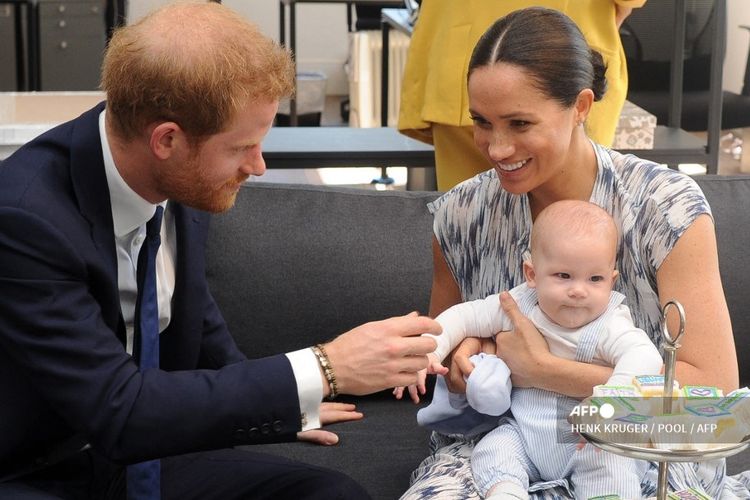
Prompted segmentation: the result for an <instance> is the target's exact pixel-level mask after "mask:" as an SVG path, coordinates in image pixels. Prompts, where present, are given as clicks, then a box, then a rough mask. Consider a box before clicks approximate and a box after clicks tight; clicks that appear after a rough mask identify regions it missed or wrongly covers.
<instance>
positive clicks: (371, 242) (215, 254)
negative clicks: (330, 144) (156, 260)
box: [206, 182, 437, 358]
mask: <svg viewBox="0 0 750 500" xmlns="http://www.w3.org/2000/svg"><path fill="white" fill-rule="evenodd" d="M436 196H437V194H436V193H422V192H405V191H375V190H362V189H354V188H332V187H321V186H309V185H289V184H270V183H260V182H256V183H249V184H247V185H246V186H244V187H243V188H242V189H241V190H240V193H239V195H238V197H237V202H236V205H235V207H234V208H233V209H232V210H230V211H229V212H227V213H226V214H223V215H219V216H217V217H214V218H213V220H212V222H211V229H210V233H209V244H208V248H207V270H206V272H207V276H208V280H209V284H210V287H211V292H212V293H213V295H214V297H215V299H216V301H217V303H218V304H219V307H220V309H221V311H222V313H223V314H224V317H225V319H226V321H227V324H228V325H229V330H230V331H231V332H232V334H233V335H234V337H235V338H236V340H237V344H238V345H239V347H240V349H242V350H243V351H244V352H245V353H246V354H247V355H248V356H249V357H251V358H257V357H262V356H267V355H270V354H276V353H279V352H288V351H291V350H295V349H299V348H301V347H305V346H308V345H311V344H314V343H316V342H322V341H325V340H330V339H331V338H333V337H335V336H336V335H338V334H340V333H343V332H345V331H347V330H348V329H351V328H352V327H355V326H357V325H360V324H363V323H366V322H368V321H373V320H380V319H383V318H386V317H389V316H395V315H401V314H407V313H409V312H410V311H419V312H420V313H422V314H427V309H428V307H429V300H430V286H431V283H432V253H431V252H432V250H431V248H432V247H431V238H432V215H430V213H429V212H428V211H427V207H426V204H427V202H429V201H431V200H433V199H434V198H435V197H436ZM227 263H232V265H227Z"/></svg>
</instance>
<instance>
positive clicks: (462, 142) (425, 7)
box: [398, 0, 646, 190]
mask: <svg viewBox="0 0 750 500" xmlns="http://www.w3.org/2000/svg"><path fill="white" fill-rule="evenodd" d="M645 3H646V0H546V1H539V2H529V1H528V0H424V1H423V2H422V4H421V7H420V12H419V19H418V21H417V23H416V25H415V27H414V33H413V35H412V38H411V44H410V46H409V53H408V57H407V60H406V68H405V70H404V77H403V80H402V85H401V102H400V111H399V120H398V128H399V130H400V131H401V132H402V133H404V134H406V135H408V136H410V137H413V138H415V139H419V140H421V141H424V142H428V143H430V144H434V145H435V156H436V168H437V180H438V188H439V189H441V190H445V189H448V188H450V187H452V186H454V185H455V184H457V183H458V182H461V181H462V180H464V179H467V178H469V177H471V176H473V175H474V174H476V173H478V172H481V171H483V170H486V169H488V168H490V165H488V164H487V162H486V160H484V158H483V157H482V156H481V155H480V153H479V151H477V149H476V148H475V147H474V145H473V140H472V138H471V125H472V123H471V118H470V117H469V103H468V95H467V91H466V72H467V71H468V67H469V58H470V57H471V52H472V50H473V49H474V45H476V43H477V41H478V40H479V37H480V36H481V35H482V34H483V33H484V32H485V31H486V30H487V28H489V27H490V25H491V24H492V23H494V22H495V21H496V20H497V19H498V18H500V17H502V16H503V15H505V14H507V13H509V12H511V11H513V10H517V9H521V8H524V7H528V6H531V5H543V6H545V7H549V8H553V9H556V10H559V11H561V12H564V13H565V14H566V15H568V16H569V17H570V18H571V19H572V20H573V21H575V22H576V24H578V26H579V27H580V28H581V31H582V32H583V34H584V35H585V36H586V40H587V41H588V42H589V45H591V47H592V48H594V49H596V50H598V51H599V52H600V53H601V54H602V56H603V57H604V61H605V62H606V63H607V85H608V88H607V92H606V94H605V96H604V98H603V99H602V100H601V101H599V102H597V103H595V104H594V106H593V108H592V110H591V113H590V114H589V116H588V119H587V121H586V130H587V132H588V134H589V136H590V137H591V138H592V139H593V140H594V141H595V142H598V143H600V144H603V145H605V146H608V145H611V144H612V140H613V139H614V134H615V128H616V127H617V120H618V117H619V115H620V110H621V109H622V105H623V103H624V102H625V95H626V94H627V87H628V76H627V68H626V66H625V55H624V52H623V49H622V44H621V42H620V36H619V34H618V29H617V26H616V24H615V4H619V5H621V6H623V7H630V8H637V7H641V6H643V4H645Z"/></svg>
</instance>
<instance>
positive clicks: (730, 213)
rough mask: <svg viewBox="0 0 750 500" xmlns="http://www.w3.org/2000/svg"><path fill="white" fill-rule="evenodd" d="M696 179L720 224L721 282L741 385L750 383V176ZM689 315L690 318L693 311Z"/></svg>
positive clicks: (701, 177)
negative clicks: (730, 324)
mask: <svg viewBox="0 0 750 500" xmlns="http://www.w3.org/2000/svg"><path fill="white" fill-rule="evenodd" d="M695 180H696V181H698V184H699V185H700V187H701V189H703V192H704V193H705V194H706V198H708V202H709V203H710V205H711V210H712V211H713V215H714V223H715V224H716V238H717V243H718V246H719V266H720V271H721V281H722V284H723V285H724V295H725V296H726V298H727V304H728V306H729V314H730V315H731V317H732V330H733V331H734V342H735V346H736V349H737V358H738V361H739V365H740V386H750V347H749V346H750V176H742V175H737V176H724V175H702V176H697V177H695ZM685 271H686V272H690V270H689V269H686V270H685ZM685 314H686V316H687V318H686V321H690V319H689V315H690V312H689V311H685Z"/></svg>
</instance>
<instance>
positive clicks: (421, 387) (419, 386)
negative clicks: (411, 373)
mask: <svg viewBox="0 0 750 500" xmlns="http://www.w3.org/2000/svg"><path fill="white" fill-rule="evenodd" d="M426 379H427V370H419V371H418V372H417V383H416V384H414V385H410V386H408V387H396V388H395V389H393V395H394V396H396V399H401V398H402V397H403V395H404V389H408V390H409V396H411V400H412V401H414V404H417V403H419V395H420V394H424V393H425V392H427V388H426V387H425V380H426Z"/></svg>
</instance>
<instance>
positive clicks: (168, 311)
mask: <svg viewBox="0 0 750 500" xmlns="http://www.w3.org/2000/svg"><path fill="white" fill-rule="evenodd" d="M105 113H106V110H105V111H102V112H101V114H100V115H99V136H100V138H101V143H102V154H103V157H104V158H103V159H104V169H105V173H106V176H107V185H108V187H109V197H110V200H111V203H112V222H113V224H114V232H115V234H114V236H115V247H116V251H117V285H118V288H119V290H120V309H121V310H122V315H123V319H124V320H125V330H126V334H127V337H126V339H127V340H126V345H125V348H126V350H127V352H128V353H129V354H132V353H133V332H134V324H133V319H134V316H135V302H136V296H137V294H138V286H137V282H136V264H137V262H138V252H139V251H140V249H141V245H142V244H143V240H144V239H145V237H146V223H147V222H148V221H149V220H150V219H151V217H153V215H154V213H155V212H156V206H157V205H154V204H152V203H149V202H148V201H146V200H144V199H143V198H142V197H141V196H140V195H139V194H138V193H136V192H135V191H133V190H132V189H131V188H130V186H128V184H127V183H126V182H125V180H124V179H123V178H122V176H121V175H120V172H119V171H118V170H117V167H116V166H115V162H114V159H113V157H112V151H111V149H110V147H109V141H108V139H107V134H106V130H105V125H104V117H105ZM160 205H161V206H163V207H166V205H167V202H166V201H165V202H163V203H160ZM176 241H177V239H176V234H175V223H174V214H173V213H172V211H171V210H167V209H165V210H164V219H163V221H162V225H161V245H160V246H159V251H158V253H157V254H156V293H157V301H158V306H159V331H160V332H162V331H164V329H165V328H166V327H167V326H168V325H169V321H170V319H171V316H172V295H173V294H174V287H175V262H176V256H177V248H176V246H175V242H176ZM286 356H287V358H288V359H289V362H290V364H291V365H292V371H293V373H294V377H295V379H296V381H297V394H298V396H299V402H300V410H301V412H302V415H301V420H302V424H303V426H302V430H307V429H315V428H318V427H320V415H319V407H320V401H321V399H322V398H323V383H322V380H321V376H320V368H319V366H318V360H317V358H316V357H315V354H313V352H312V351H311V350H310V349H309V348H308V349H300V350H299V351H294V352H290V353H287V354H286Z"/></svg>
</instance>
